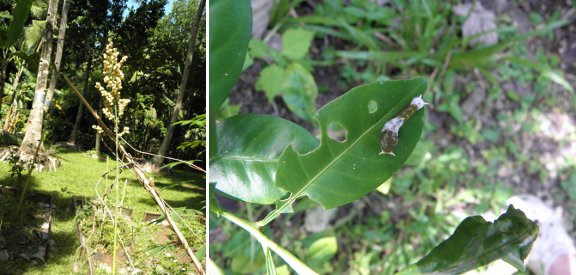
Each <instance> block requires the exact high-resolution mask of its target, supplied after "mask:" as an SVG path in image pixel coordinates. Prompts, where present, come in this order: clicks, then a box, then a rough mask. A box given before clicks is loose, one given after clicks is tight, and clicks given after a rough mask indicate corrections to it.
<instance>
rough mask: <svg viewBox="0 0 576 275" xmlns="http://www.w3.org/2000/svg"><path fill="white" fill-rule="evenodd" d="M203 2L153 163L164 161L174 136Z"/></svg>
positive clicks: (201, 5)
mask: <svg viewBox="0 0 576 275" xmlns="http://www.w3.org/2000/svg"><path fill="white" fill-rule="evenodd" d="M204 4H205V1H204V0H200V4H199V5H198V11H197V12H196V18H195V20H194V24H193V25H192V33H191V35H190V40H189V41H188V53H187V54H186V61H185V62H184V72H183V73H182V80H181V82H180V89H179V91H178V97H177V98H176V104H175V105H174V110H173V111H172V117H171V118H170V124H168V129H167V130H166V136H165V137H164V140H163V141H162V144H161V145H160V149H159V150H158V155H159V156H156V157H154V160H153V161H154V163H156V164H158V165H162V162H163V161H164V159H163V158H162V157H161V156H165V155H166V152H167V151H168V147H169V145H170V141H172V135H173V134H174V123H175V122H176V120H177V119H178V116H179V114H180V109H182V101H183V100H184V95H185V94H186V84H187V83H188V77H189V76H190V65H191V64H192V59H193V58H194V48H195V47H196V35H197V33H198V28H199V26H200V20H201V19H202V14H203V13H204Z"/></svg>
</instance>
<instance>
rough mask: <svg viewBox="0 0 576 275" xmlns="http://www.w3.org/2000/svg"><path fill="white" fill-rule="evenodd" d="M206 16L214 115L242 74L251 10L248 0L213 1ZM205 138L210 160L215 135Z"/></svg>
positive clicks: (211, 123) (213, 122)
mask: <svg viewBox="0 0 576 275" xmlns="http://www.w3.org/2000/svg"><path fill="white" fill-rule="evenodd" d="M209 12H210V37H209V41H210V45H209V47H210V71H209V73H210V77H209V85H210V93H209V94H210V95H209V98H210V102H209V106H210V110H209V112H210V113H211V114H216V113H217V112H218V110H219V109H220V106H221V105H222V103H224V101H225V100H226V98H228V94H229V93H230V90H231V89H232V87H233V86H234V83H235V82H236V80H238V77H239V76H240V72H241V71H242V67H243V65H244V61H245V59H246V51H247V49H248V42H249V41H250V32H251V31H252V10H251V7H250V1H248V0H213V1H210V6H209ZM209 127H210V129H215V128H216V119H215V118H214V116H210V121H209ZM209 137H210V143H209V144H210V148H209V149H210V158H212V157H213V155H214V153H213V152H216V151H218V144H217V143H216V140H215V137H216V133H214V131H211V133H210V134H209Z"/></svg>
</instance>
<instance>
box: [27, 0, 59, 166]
mask: <svg viewBox="0 0 576 275" xmlns="http://www.w3.org/2000/svg"><path fill="white" fill-rule="evenodd" d="M57 12H58V0H50V2H49V3H48V15H47V17H46V29H45V30H44V33H43V34H42V50H41V51H40V65H39V66H38V77H37V82H36V90H35V92H34V101H33V102H32V110H31V111H30V116H29V117H28V123H27V124H26V134H25V135H24V140H22V145H20V159H21V160H23V161H30V160H32V159H33V158H34V152H35V151H36V148H38V145H39V144H40V142H41V139H42V136H41V135H42V121H43V120H44V98H45V97H46V84H47V82H48V69H49V67H50V58H51V54H52V33H53V31H54V21H55V17H56V13H57Z"/></svg>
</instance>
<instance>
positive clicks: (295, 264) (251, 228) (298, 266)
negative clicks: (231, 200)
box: [220, 212, 318, 274]
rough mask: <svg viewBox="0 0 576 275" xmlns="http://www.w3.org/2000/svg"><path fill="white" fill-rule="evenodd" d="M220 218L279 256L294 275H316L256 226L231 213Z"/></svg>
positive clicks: (222, 214) (224, 213) (223, 213)
mask: <svg viewBox="0 0 576 275" xmlns="http://www.w3.org/2000/svg"><path fill="white" fill-rule="evenodd" d="M220 216H221V217H223V218H225V219H227V220H229V221H231V222H232V223H234V224H236V225H238V226H240V227H242V229H244V230H246V231H248V233H250V235H252V237H254V238H256V240H258V242H259V243H260V244H261V245H262V246H264V247H267V248H269V249H270V250H272V251H274V252H275V253H276V254H278V256H280V257H281V258H282V259H283V260H284V261H285V262H286V263H287V264H288V265H289V266H290V267H292V269H294V271H296V273H298V274H318V273H317V272H316V271H314V270H313V269H312V268H310V267H309V266H307V265H306V264H305V263H303V262H302V261H300V259H298V258H297V257H296V256H294V255H292V253H290V251H288V250H286V249H284V248H283V247H281V246H280V245H278V244H277V243H275V242H274V241H272V240H270V239H268V237H266V235H264V234H262V232H260V230H258V228H257V227H256V225H255V224H254V223H252V222H249V221H246V220H244V219H241V218H239V217H236V216H234V215H233V214H232V213H228V212H222V213H221V215H220Z"/></svg>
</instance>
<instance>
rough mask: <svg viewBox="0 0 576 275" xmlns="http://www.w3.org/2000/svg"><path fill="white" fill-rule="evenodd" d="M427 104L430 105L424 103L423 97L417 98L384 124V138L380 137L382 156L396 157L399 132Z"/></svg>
mask: <svg viewBox="0 0 576 275" xmlns="http://www.w3.org/2000/svg"><path fill="white" fill-rule="evenodd" d="M426 104H428V103H426V102H424V99H422V95H420V96H417V97H415V98H413V99H412V102H410V105H408V106H407V107H406V108H404V110H402V111H401V112H400V113H399V114H398V115H397V116H396V117H394V118H393V119H391V120H390V121H388V122H386V124H384V127H383V128H382V136H381V137H380V148H382V152H380V155H382V154H388V155H393V156H396V155H395V154H394V148H396V145H398V131H399V130H400V127H402V125H404V122H405V121H406V120H408V119H409V118H410V117H412V115H414V114H415V113H416V111H418V110H420V109H422V107H424V105H426Z"/></svg>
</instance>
